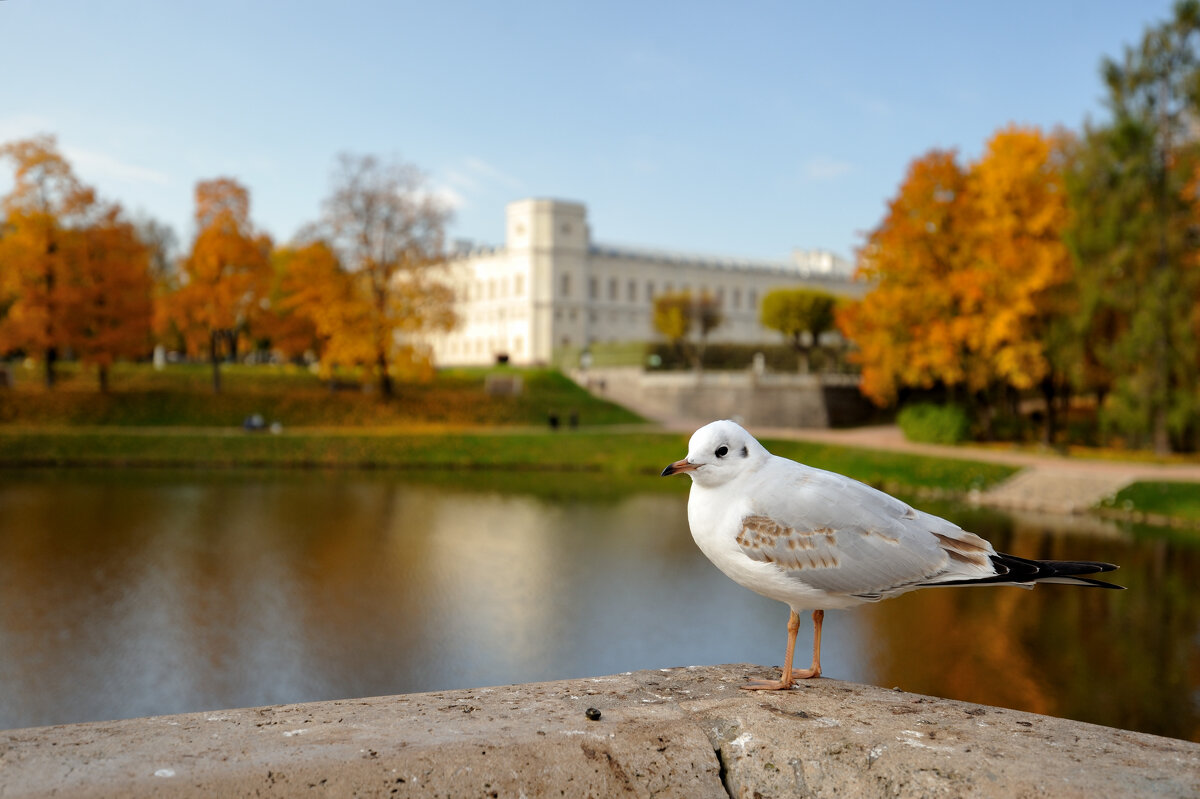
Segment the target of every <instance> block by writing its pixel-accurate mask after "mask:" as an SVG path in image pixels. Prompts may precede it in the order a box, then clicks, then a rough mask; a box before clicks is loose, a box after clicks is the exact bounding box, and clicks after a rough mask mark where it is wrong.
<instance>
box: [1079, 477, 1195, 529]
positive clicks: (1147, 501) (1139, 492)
mask: <svg viewBox="0 0 1200 799" xmlns="http://www.w3.org/2000/svg"><path fill="white" fill-rule="evenodd" d="M1101 509H1102V510H1104V511H1106V512H1109V513H1112V514H1114V515H1118V516H1131V517H1139V518H1144V519H1147V520H1151V521H1155V522H1158V523H1162V521H1163V520H1170V521H1172V522H1174V523H1176V524H1184V525H1189V526H1197V525H1200V486H1197V485H1196V484H1195V483H1180V482H1168V481H1161V482H1159V481H1146V482H1139V483H1134V484H1133V485H1130V486H1128V487H1126V488H1123V489H1121V490H1120V491H1118V492H1117V494H1116V496H1114V497H1113V498H1112V500H1110V501H1108V502H1105V503H1104V505H1103V506H1102V508H1101Z"/></svg>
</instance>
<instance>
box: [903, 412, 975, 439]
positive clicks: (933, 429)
mask: <svg viewBox="0 0 1200 799" xmlns="http://www.w3.org/2000/svg"><path fill="white" fill-rule="evenodd" d="M896 422H897V423H898V424H899V425H900V429H901V430H902V431H903V432H904V437H905V438H907V439H908V440H909V441H920V442H924V443H927V444H957V443H959V442H960V441H965V440H966V439H967V437H968V436H969V434H970V432H971V420H970V418H969V417H968V416H967V412H966V411H965V410H963V409H962V408H961V407H959V406H958V405H934V404H932V403H928V402H917V403H914V404H912V405H906V406H904V408H903V409H901V411H900V414H899V415H898V416H897V417H896Z"/></svg>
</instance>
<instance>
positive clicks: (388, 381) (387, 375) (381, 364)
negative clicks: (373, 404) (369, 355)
mask: <svg viewBox="0 0 1200 799" xmlns="http://www.w3.org/2000/svg"><path fill="white" fill-rule="evenodd" d="M375 367H376V368H377V369H378V370H379V395H380V396H381V397H383V399H385V400H389V399H391V398H392V394H393V391H392V375H391V372H389V371H388V362H387V356H386V355H384V354H383V353H382V352H381V353H379V354H378V355H377V356H376V358H375Z"/></svg>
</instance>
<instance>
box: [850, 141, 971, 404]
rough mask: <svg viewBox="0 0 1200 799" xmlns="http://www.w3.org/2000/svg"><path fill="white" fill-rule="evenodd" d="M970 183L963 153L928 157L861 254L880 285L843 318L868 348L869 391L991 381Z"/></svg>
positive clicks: (889, 397)
mask: <svg viewBox="0 0 1200 799" xmlns="http://www.w3.org/2000/svg"><path fill="white" fill-rule="evenodd" d="M968 182H969V181H968V174H967V171H966V170H965V169H964V168H963V167H962V166H961V165H960V164H959V162H958V159H957V157H956V156H955V154H954V153H953V152H947V151H943V150H935V151H932V152H930V153H928V154H926V155H925V156H923V157H921V158H918V159H917V160H915V161H914V162H913V163H912V164H911V165H910V166H909V170H908V175H907V176H906V177H905V180H904V183H903V184H901V186H900V191H899V193H898V194H897V195H896V196H895V197H894V198H893V199H892V200H891V201H890V202H889V203H888V213H887V215H886V216H885V217H884V220H883V222H882V223H880V225H879V226H878V227H877V228H875V230H873V231H872V232H871V234H870V236H869V238H868V239H867V243H866V245H865V246H864V247H863V248H862V250H861V251H860V252H859V254H858V275H859V276H860V277H861V278H862V279H864V280H867V281H869V282H871V283H873V284H874V288H872V290H871V291H870V292H869V293H868V294H867V295H866V296H865V297H864V298H863V299H862V300H861V301H860V302H858V303H849V304H846V305H845V306H843V307H842V309H841V310H840V312H839V313H838V325H839V327H840V328H841V330H842V333H843V334H844V335H846V336H847V337H848V338H850V339H851V340H853V341H854V343H855V344H856V345H857V347H858V354H857V357H858V359H859V361H860V362H861V364H862V378H863V383H862V389H863V392H864V393H865V394H866V395H867V396H869V397H871V398H872V399H873V400H875V401H876V402H878V403H880V404H886V403H889V402H892V401H894V400H895V398H896V394H897V389H898V388H899V387H901V386H920V387H931V386H933V385H935V384H937V383H942V384H945V385H947V386H962V385H967V386H969V387H972V388H973V387H981V385H982V383H984V382H985V381H983V380H982V376H983V371H984V370H982V369H981V368H980V367H979V365H978V364H977V363H976V362H975V359H974V358H973V357H972V347H971V344H972V342H974V341H977V340H978V339H979V334H978V331H977V330H976V329H975V323H974V319H973V314H972V313H971V311H972V310H973V309H972V305H973V304H974V303H977V302H979V301H980V300H981V299H982V295H981V292H979V291H978V290H976V289H975V288H973V287H972V286H970V285H969V284H968V281H966V280H964V279H963V276H964V275H965V274H966V273H967V271H968V270H969V268H970V266H971V263H972V259H973V252H972V251H973V242H972V240H971V238H972V235H973V233H972V230H973V224H972V219H971V216H972V214H973V211H974V209H973V208H972V205H971V202H970V198H969V196H968V192H969V188H968Z"/></svg>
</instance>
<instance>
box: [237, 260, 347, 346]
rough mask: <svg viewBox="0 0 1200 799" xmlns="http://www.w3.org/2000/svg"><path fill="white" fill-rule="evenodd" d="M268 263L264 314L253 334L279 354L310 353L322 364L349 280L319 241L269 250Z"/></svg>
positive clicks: (343, 301) (336, 325) (336, 327)
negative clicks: (268, 284)
mask: <svg viewBox="0 0 1200 799" xmlns="http://www.w3.org/2000/svg"><path fill="white" fill-rule="evenodd" d="M271 266H272V272H273V275H272V284H271V291H270V295H269V296H270V313H268V314H266V315H265V316H264V317H263V319H262V321H261V323H260V326H259V333H260V334H261V335H263V336H265V337H267V338H268V339H269V340H270V342H271V349H272V350H274V351H277V352H279V353H280V354H281V355H283V357H285V358H298V357H301V356H303V355H305V354H306V353H310V352H311V353H313V354H314V355H316V356H317V358H318V359H320V361H321V363H322V365H328V362H327V361H326V359H325V357H324V356H325V350H326V346H327V344H328V342H329V340H330V338H332V336H333V331H334V330H336V329H338V328H340V327H341V325H340V324H339V322H338V321H336V320H335V319H334V318H333V317H334V316H335V315H336V314H337V313H338V309H340V308H344V306H345V301H346V295H347V294H348V291H349V288H350V285H351V283H352V281H350V280H349V279H348V276H347V275H345V273H344V272H343V271H342V269H341V265H340V264H339V263H338V260H337V255H336V254H334V252H333V250H332V249H330V247H329V245H327V244H326V243H325V242H323V241H316V242H311V243H308V244H305V245H297V246H289V247H281V248H279V249H277V250H276V251H275V252H274V253H273V254H272V256H271Z"/></svg>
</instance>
